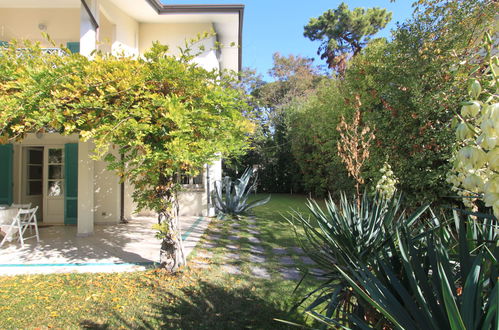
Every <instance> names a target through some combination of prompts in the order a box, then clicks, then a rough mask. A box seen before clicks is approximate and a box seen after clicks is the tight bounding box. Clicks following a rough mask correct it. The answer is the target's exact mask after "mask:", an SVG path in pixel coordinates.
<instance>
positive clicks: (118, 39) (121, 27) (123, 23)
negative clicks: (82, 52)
mask: <svg viewBox="0 0 499 330" xmlns="http://www.w3.org/2000/svg"><path fill="white" fill-rule="evenodd" d="M100 10H101V12H102V13H103V14H104V15H105V16H106V19H107V20H108V21H109V22H110V23H111V24H113V25H115V39H114V40H113V43H112V46H111V48H112V52H113V53H114V54H122V53H123V54H125V55H126V56H136V55H138V54H139V49H138V48H139V47H138V45H139V40H138V38H139V23H138V22H137V21H136V20H134V19H133V18H131V17H130V16H128V15H127V14H125V12H123V11H122V10H121V9H119V8H118V7H116V6H115V5H113V4H112V3H111V2H110V1H108V0H101V1H100ZM104 37H105V36H104ZM99 40H100V41H102V40H103V38H99Z"/></svg>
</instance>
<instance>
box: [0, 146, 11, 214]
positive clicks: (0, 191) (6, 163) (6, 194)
mask: <svg viewBox="0 0 499 330" xmlns="http://www.w3.org/2000/svg"><path fill="white" fill-rule="evenodd" d="M13 154H14V148H13V145H12V144H4V145H0V204H9V205H10V204H12V186H13V181H12V178H13V173H12V169H13V167H12V161H13Z"/></svg>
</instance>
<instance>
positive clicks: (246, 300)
mask: <svg viewBox="0 0 499 330" xmlns="http://www.w3.org/2000/svg"><path fill="white" fill-rule="evenodd" d="M157 294H158V301H160V303H156V304H154V305H153V306H152V311H151V313H149V315H147V316H145V315H144V316H142V317H140V318H139V319H136V320H134V321H133V322H132V321H130V320H124V319H123V318H122V317H121V316H118V317H120V318H121V322H122V324H123V325H124V326H125V327H129V328H143V329H157V328H162V329H170V328H173V329H288V328H290V327H289V326H287V325H286V324H284V323H281V322H278V321H275V320H274V318H277V319H284V320H290V321H292V322H295V323H298V324H305V320H304V319H303V318H302V317H301V316H300V315H297V314H296V313H291V312H288V311H285V310H284V309H285V308H281V307H280V306H276V305H273V304H271V303H269V302H268V301H266V300H264V299H262V298H260V297H258V296H256V294H255V293H254V291H253V290H251V288H224V287H219V286H216V285H214V284H213V283H208V282H204V281H203V282H200V283H199V285H197V286H196V287H189V288H183V289H181V294H179V295H176V296H174V295H173V294H172V293H170V292H158V293H157ZM293 329H296V328H293Z"/></svg>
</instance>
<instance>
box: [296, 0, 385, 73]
mask: <svg viewBox="0 0 499 330" xmlns="http://www.w3.org/2000/svg"><path fill="white" fill-rule="evenodd" d="M391 18H392V14H391V13H390V12H387V10H386V9H381V8H368V9H364V8H355V9H354V10H349V9H348V5H346V4H345V3H341V4H340V5H339V6H338V8H336V9H329V10H328V11H326V12H324V13H323V14H322V15H321V16H319V17H317V18H315V17H314V18H311V19H310V21H309V23H308V24H307V25H306V26H305V32H304V33H303V34H304V36H305V37H307V38H309V39H310V40H312V41H315V40H320V41H321V42H322V43H321V45H320V47H319V49H318V51H317V54H319V55H321V58H322V59H326V61H327V63H328V64H329V67H330V68H338V69H339V71H343V70H344V67H345V63H346V60H347V56H348V54H350V53H352V54H353V55H354V56H355V55H357V54H358V53H359V52H360V51H361V49H362V48H363V47H364V46H365V45H366V44H367V42H368V41H369V40H370V37H371V36H372V35H374V34H376V33H377V32H378V31H379V30H381V29H383V28H384V27H385V26H386V25H387V24H388V22H390V20H391Z"/></svg>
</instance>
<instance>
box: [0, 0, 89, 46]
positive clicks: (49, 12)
mask: <svg viewBox="0 0 499 330" xmlns="http://www.w3.org/2000/svg"><path fill="white" fill-rule="evenodd" d="M39 24H44V25H45V26H46V27H47V29H46V31H41V30H40V29H39V27H38V25H39ZM42 32H46V33H48V34H49V36H50V37H51V38H52V39H53V40H54V41H55V42H56V44H57V46H59V45H60V44H63V45H64V46H66V43H67V42H68V41H72V42H75V41H80V9H77V8H50V9H48V8H1V9H0V40H2V41H9V40H11V39H29V40H32V41H40V42H41V43H42V46H43V47H53V46H52V45H50V44H49V43H47V42H46V40H45V39H44V38H43V37H42Z"/></svg>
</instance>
